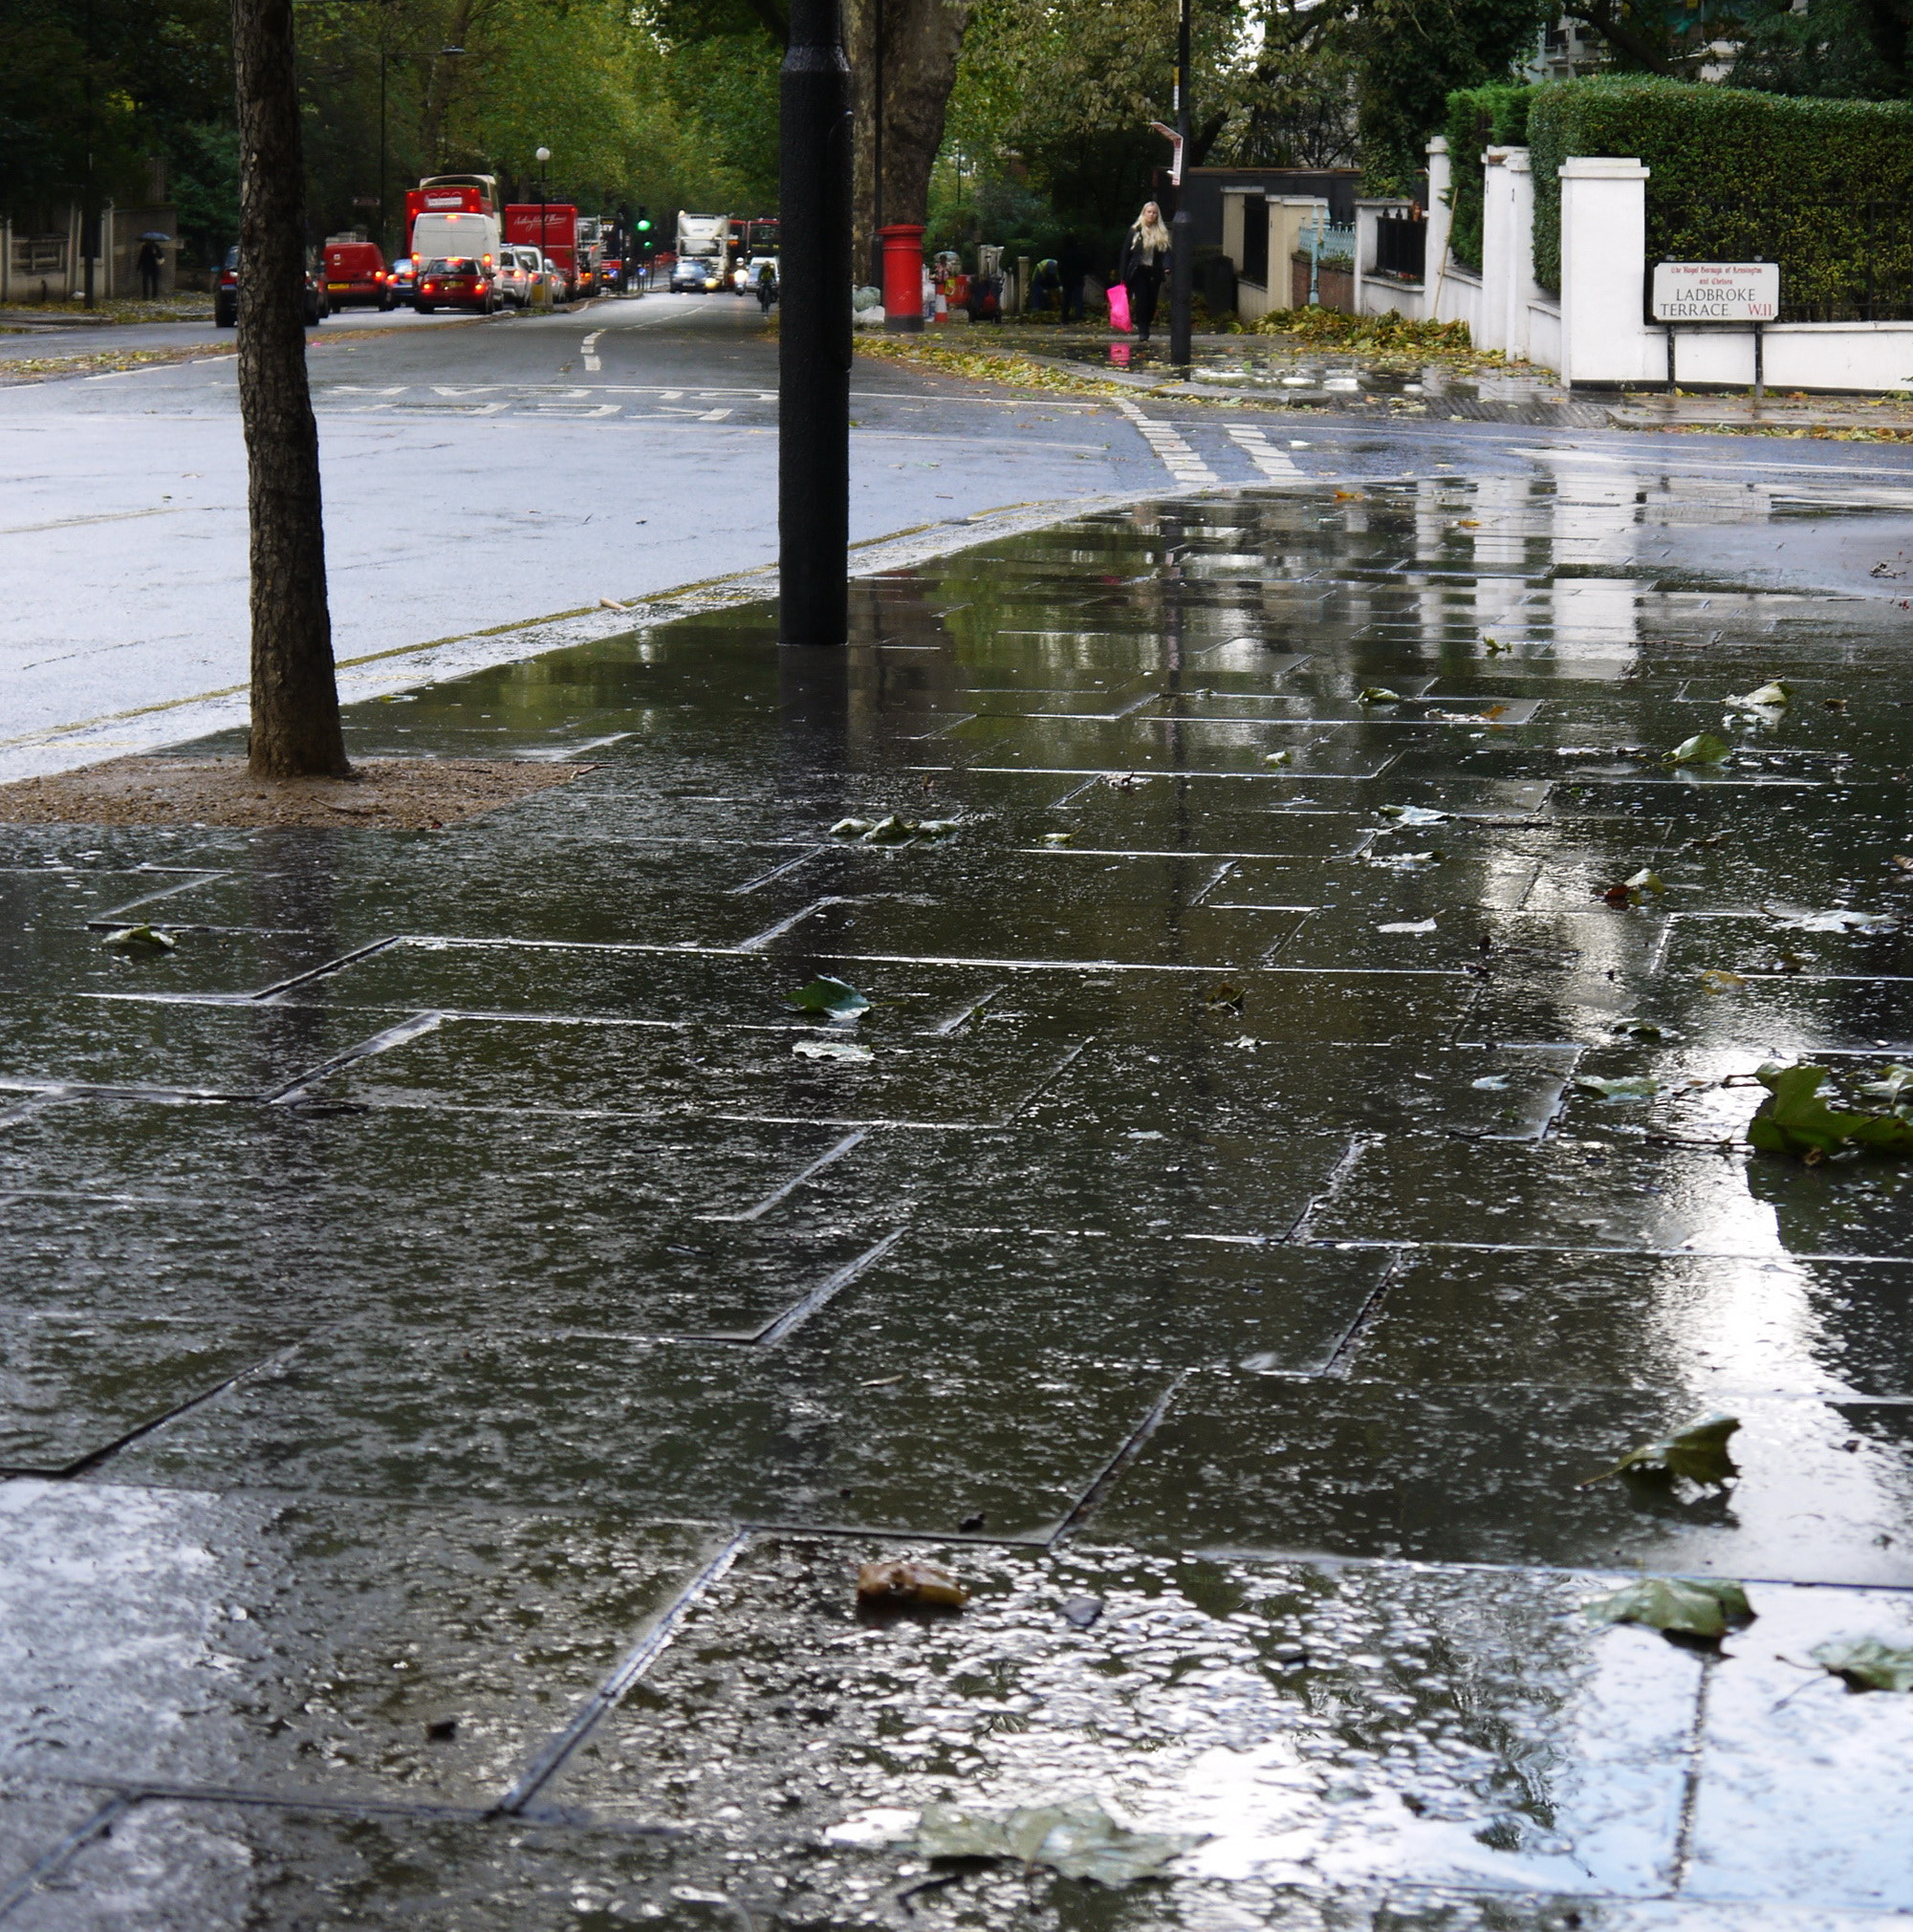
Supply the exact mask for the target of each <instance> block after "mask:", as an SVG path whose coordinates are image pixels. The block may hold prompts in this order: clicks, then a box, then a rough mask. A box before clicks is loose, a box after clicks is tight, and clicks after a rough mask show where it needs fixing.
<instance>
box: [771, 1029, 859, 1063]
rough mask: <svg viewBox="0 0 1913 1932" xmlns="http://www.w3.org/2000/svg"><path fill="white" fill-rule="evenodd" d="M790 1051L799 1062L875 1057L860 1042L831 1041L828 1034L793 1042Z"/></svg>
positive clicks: (815, 1035)
mask: <svg viewBox="0 0 1913 1932" xmlns="http://www.w3.org/2000/svg"><path fill="white" fill-rule="evenodd" d="M791 1051H792V1053H795V1054H796V1055H797V1057H798V1058H799V1059H800V1060H872V1059H875V1058H876V1057H877V1056H876V1054H875V1053H873V1052H872V1050H871V1049H870V1048H868V1047H866V1046H864V1045H863V1044H862V1042H861V1041H859V1040H839V1039H832V1038H831V1037H830V1036H829V1035H828V1034H814V1035H810V1036H807V1037H806V1038H804V1039H801V1040H793V1041H792V1042H791Z"/></svg>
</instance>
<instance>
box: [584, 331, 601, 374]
mask: <svg viewBox="0 0 1913 1932" xmlns="http://www.w3.org/2000/svg"><path fill="white" fill-rule="evenodd" d="M603 334H604V331H603V330H602V329H594V330H593V331H592V332H591V334H590V335H589V336H586V337H585V338H584V340H583V341H582V342H580V343H579V344H578V347H579V348H580V349H582V350H583V351H584V366H585V368H586V370H587V371H589V370H593V369H599V368H602V367H603V366H604V365H603V364H602V363H601V362H599V361H598V358H597V356H596V355H595V354H593V351H594V350H596V349H597V347H598V337H599V336H601V335H603Z"/></svg>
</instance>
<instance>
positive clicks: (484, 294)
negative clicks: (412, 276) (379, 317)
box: [418, 255, 498, 315]
mask: <svg viewBox="0 0 1913 1932" xmlns="http://www.w3.org/2000/svg"><path fill="white" fill-rule="evenodd" d="M439 308H445V309H476V310H477V311H478V313H479V314H480V315H496V314H497V313H498V291H497V288H496V287H495V286H494V284H493V282H492V279H491V271H490V270H489V269H488V268H487V267H486V266H485V264H484V263H483V262H480V261H474V260H473V259H472V257H471V256H469V255H434V256H433V257H432V259H431V260H430V261H428V262H427V263H425V265H424V267H423V268H422V269H421V270H420V271H419V298H418V309H419V314H420V315H430V314H431V312H432V311H433V310H434V309H439Z"/></svg>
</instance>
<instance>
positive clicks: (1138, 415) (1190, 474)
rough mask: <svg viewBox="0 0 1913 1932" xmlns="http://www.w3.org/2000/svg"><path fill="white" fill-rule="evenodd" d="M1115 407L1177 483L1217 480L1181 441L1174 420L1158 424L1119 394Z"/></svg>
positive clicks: (1213, 473)
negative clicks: (1139, 434)
mask: <svg viewBox="0 0 1913 1932" xmlns="http://www.w3.org/2000/svg"><path fill="white" fill-rule="evenodd" d="M1116 406H1117V408H1118V409H1120V411H1121V412H1122V413H1123V415H1125V416H1126V417H1128V419H1129V420H1130V422H1132V423H1135V425H1136V427H1137V430H1138V431H1139V432H1140V433H1141V436H1142V438H1143V440H1144V441H1145V442H1146V443H1147V444H1148V445H1149V447H1150V448H1151V449H1153V450H1154V451H1155V452H1156V454H1157V455H1158V456H1159V457H1161V458H1162V460H1163V467H1164V468H1165V469H1167V470H1168V472H1169V474H1170V475H1171V476H1173V477H1174V478H1175V479H1176V481H1177V482H1178V483H1215V482H1217V481H1219V479H1218V477H1217V476H1216V473H1215V471H1214V470H1213V469H1211V468H1210V467H1208V465H1207V464H1206V463H1205V462H1204V461H1203V460H1202V458H1201V457H1200V456H1198V455H1197V454H1196V452H1195V451H1194V450H1193V449H1191V448H1190V447H1189V445H1187V444H1186V443H1185V442H1184V440H1183V438H1182V436H1181V435H1180V434H1179V433H1178V431H1177V429H1176V427H1175V425H1174V424H1173V423H1158V422H1157V421H1155V419H1154V418H1153V417H1148V416H1145V415H1143V413H1142V412H1141V410H1140V409H1139V408H1137V406H1136V404H1135V403H1133V402H1130V400H1129V399H1128V397H1126V396H1119V397H1118V398H1117V399H1116Z"/></svg>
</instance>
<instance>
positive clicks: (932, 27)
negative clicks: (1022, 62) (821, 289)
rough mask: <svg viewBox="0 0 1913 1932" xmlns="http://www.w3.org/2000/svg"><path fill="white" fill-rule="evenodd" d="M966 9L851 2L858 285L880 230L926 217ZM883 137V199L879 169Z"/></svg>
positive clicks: (880, 0)
mask: <svg viewBox="0 0 1913 1932" xmlns="http://www.w3.org/2000/svg"><path fill="white" fill-rule="evenodd" d="M969 9H970V0H847V4H846V6H845V8H844V13H845V21H844V27H845V35H844V38H845V45H846V48H847V51H848V53H849V54H850V75H851V102H852V109H853V112H854V114H855V116H856V129H857V146H856V151H855V158H854V163H853V167H854V172H853V176H852V185H851V192H852V200H851V235H852V239H851V262H852V264H853V269H852V272H853V273H854V274H855V275H856V276H857V278H858V280H859V281H863V280H866V279H870V278H872V271H873V270H874V269H875V267H876V257H875V253H874V241H875V236H876V232H877V229H878V228H879V227H880V226H882V225H886V224H888V223H890V222H921V221H923V220H924V218H925V216H926V215H927V214H928V212H929V202H930V168H931V165H932V163H934V162H935V161H936V158H937V149H938V148H939V147H941V146H942V145H943V140H944V113H945V110H946V107H947V106H948V105H949V98H950V89H951V88H952V87H954V86H955V85H956V70H957V54H958V53H959V52H960V51H961V49H962V47H963V33H964V28H965V27H966V25H967V23H968V20H969ZM880 17H881V21H882V28H883V33H882V45H881V47H879V45H878V33H877V29H878V22H879V18H880ZM879 99H881V102H882V112H883V122H882V127H881V129H879V127H878V122H877V112H878V102H879ZM879 133H880V134H881V141H880V142H879V140H878V136H879ZM879 145H881V148H882V154H883V179H882V182H881V184H879V182H878V179H877V165H876V161H877V150H878V147H879ZM879 186H881V190H882V191H881V193H879V191H878V190H879Z"/></svg>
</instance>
